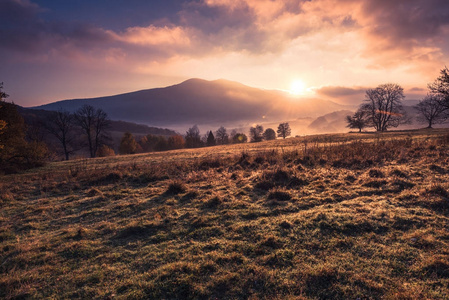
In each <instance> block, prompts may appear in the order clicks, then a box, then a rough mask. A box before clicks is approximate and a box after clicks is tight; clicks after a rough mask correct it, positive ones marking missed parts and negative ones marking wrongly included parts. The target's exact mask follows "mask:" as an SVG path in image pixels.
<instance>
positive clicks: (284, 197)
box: [267, 189, 292, 201]
mask: <svg viewBox="0 0 449 300" xmlns="http://www.w3.org/2000/svg"><path fill="white" fill-rule="evenodd" d="M267 198H268V199H270V200H277V201H289V200H291V199H292V195H291V194H290V193H289V191H287V190H281V189H273V190H271V191H270V192H269V193H268V197H267Z"/></svg>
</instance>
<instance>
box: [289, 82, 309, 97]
mask: <svg viewBox="0 0 449 300" xmlns="http://www.w3.org/2000/svg"><path fill="white" fill-rule="evenodd" d="M305 92H306V84H305V83H304V81H302V80H301V79H295V80H294V81H293V82H292V84H291V85H290V93H291V94H293V95H303V94H304V93H305Z"/></svg>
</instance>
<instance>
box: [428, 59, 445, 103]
mask: <svg viewBox="0 0 449 300" xmlns="http://www.w3.org/2000/svg"><path fill="white" fill-rule="evenodd" d="M428 88H429V90H430V92H431V93H432V94H435V95H438V96H439V98H438V101H439V102H440V104H441V106H442V107H444V109H445V110H449V69H448V68H447V67H444V69H442V70H441V71H440V76H439V77H438V78H437V79H435V81H434V82H433V83H430V84H429V85H428Z"/></svg>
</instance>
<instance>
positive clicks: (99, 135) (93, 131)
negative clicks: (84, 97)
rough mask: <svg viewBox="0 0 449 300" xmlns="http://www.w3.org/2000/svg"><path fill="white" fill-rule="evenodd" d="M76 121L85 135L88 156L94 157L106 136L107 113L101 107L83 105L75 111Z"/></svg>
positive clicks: (107, 125)
mask: <svg viewBox="0 0 449 300" xmlns="http://www.w3.org/2000/svg"><path fill="white" fill-rule="evenodd" d="M75 120H76V123H77V124H78V125H79V126H80V127H81V129H82V130H83V132H84V133H85V134H86V137H87V144H88V147H89V153H90V157H95V154H96V153H97V149H98V147H99V146H100V145H102V144H103V143H104V141H105V140H106V139H107V138H108V137H107V135H106V130H107V129H108V128H109V126H110V122H109V119H108V115H107V114H106V112H104V111H103V110H102V109H101V108H97V109H96V108H94V107H93V106H91V105H87V104H85V105H83V106H82V107H81V108H80V109H78V110H77V111H76V113H75Z"/></svg>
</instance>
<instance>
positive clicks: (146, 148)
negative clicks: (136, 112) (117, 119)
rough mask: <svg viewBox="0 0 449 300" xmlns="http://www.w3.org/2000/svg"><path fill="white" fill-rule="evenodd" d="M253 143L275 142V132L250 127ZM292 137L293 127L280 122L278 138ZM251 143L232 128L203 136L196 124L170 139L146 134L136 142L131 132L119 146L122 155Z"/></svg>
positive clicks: (220, 129) (269, 129)
mask: <svg viewBox="0 0 449 300" xmlns="http://www.w3.org/2000/svg"><path fill="white" fill-rule="evenodd" d="M249 133H250V141H251V142H261V141H263V140H267V141H269V140H274V139H276V132H275V131H274V130H273V129H272V128H267V129H266V130H264V129H263V126H261V125H256V126H254V127H251V128H250V131H249ZM290 135H291V129H290V125H289V124H288V123H281V124H279V126H278V130H277V136H278V137H282V138H284V139H285V138H286V137H288V136H290ZM246 142H248V136H247V135H246V134H245V133H243V132H239V131H237V130H236V129H233V130H232V131H231V132H230V133H228V130H227V129H226V128H225V127H223V126H221V127H220V128H218V129H217V130H216V131H215V133H214V132H213V131H212V130H208V131H207V132H206V134H205V135H201V133H200V130H199V128H198V126H197V125H194V126H192V127H191V128H189V129H188V130H187V131H186V134H185V135H184V136H182V135H174V136H170V137H168V138H166V137H164V136H156V135H151V134H149V135H146V136H143V137H141V138H140V139H137V140H136V138H135V137H134V135H133V134H131V133H130V132H126V133H125V134H124V135H123V137H122V139H121V141H120V147H119V153H120V154H135V153H145V152H153V151H166V150H174V149H182V148H200V147H210V146H215V145H227V144H240V143H246Z"/></svg>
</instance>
